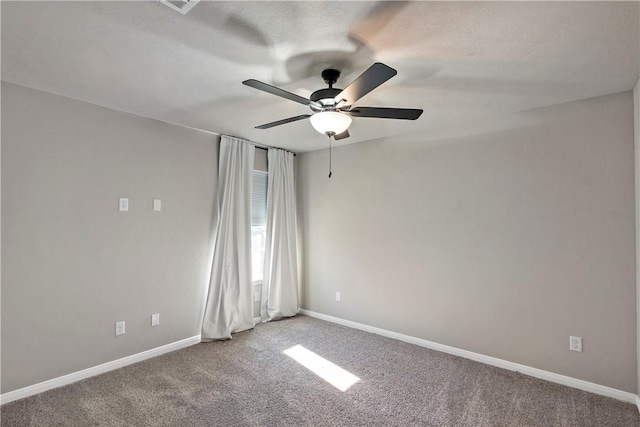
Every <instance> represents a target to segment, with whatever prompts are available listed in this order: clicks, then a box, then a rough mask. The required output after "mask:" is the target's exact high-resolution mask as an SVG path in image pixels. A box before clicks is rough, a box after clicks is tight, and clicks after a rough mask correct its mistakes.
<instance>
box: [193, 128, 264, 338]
mask: <svg viewBox="0 0 640 427" xmlns="http://www.w3.org/2000/svg"><path fill="white" fill-rule="evenodd" d="M254 153H255V147H254V146H253V145H252V144H250V143H248V142H246V141H242V140H239V139H236V138H231V137H228V136H222V138H221V141H220V160H219V166H218V199H217V218H218V221H217V225H216V232H215V238H214V244H213V245H214V246H213V265H212V268H211V280H210V282H209V293H208V295H207V302H206V307H205V312H204V319H203V322H202V338H201V339H202V341H212V340H220V339H230V338H231V334H232V333H234V332H240V331H244V330H246V329H251V328H253V327H254V326H255V322H254V320H253V302H252V299H251V188H252V179H253V159H254Z"/></svg>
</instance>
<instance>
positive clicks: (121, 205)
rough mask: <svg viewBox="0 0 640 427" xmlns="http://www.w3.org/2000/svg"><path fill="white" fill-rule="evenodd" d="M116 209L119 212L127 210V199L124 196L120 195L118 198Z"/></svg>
mask: <svg viewBox="0 0 640 427" xmlns="http://www.w3.org/2000/svg"><path fill="white" fill-rule="evenodd" d="M118 209H119V210H120V212H126V211H128V210H129V199H127V198H125V197H121V198H120V200H118Z"/></svg>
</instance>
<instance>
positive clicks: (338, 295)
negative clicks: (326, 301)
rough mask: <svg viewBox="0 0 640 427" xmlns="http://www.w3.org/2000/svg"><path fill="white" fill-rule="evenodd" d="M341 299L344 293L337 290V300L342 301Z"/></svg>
mask: <svg viewBox="0 0 640 427" xmlns="http://www.w3.org/2000/svg"><path fill="white" fill-rule="evenodd" d="M340 300H342V294H340V292H336V301H337V302H340Z"/></svg>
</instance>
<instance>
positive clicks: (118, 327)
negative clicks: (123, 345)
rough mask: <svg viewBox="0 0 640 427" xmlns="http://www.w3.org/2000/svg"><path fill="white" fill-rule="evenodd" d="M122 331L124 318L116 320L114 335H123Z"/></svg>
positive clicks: (123, 330)
mask: <svg viewBox="0 0 640 427" xmlns="http://www.w3.org/2000/svg"><path fill="white" fill-rule="evenodd" d="M124 332H125V329H124V320H122V321H120V322H116V336H118V335H124Z"/></svg>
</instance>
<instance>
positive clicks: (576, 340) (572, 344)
mask: <svg viewBox="0 0 640 427" xmlns="http://www.w3.org/2000/svg"><path fill="white" fill-rule="evenodd" d="M569 350H571V351H577V352H580V353H582V337H569Z"/></svg>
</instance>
